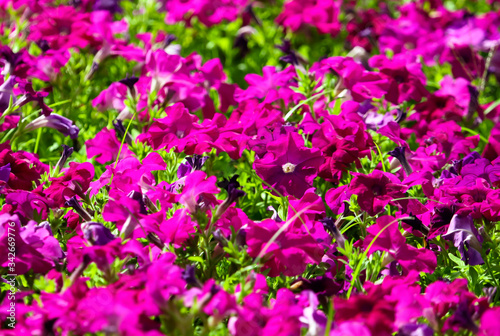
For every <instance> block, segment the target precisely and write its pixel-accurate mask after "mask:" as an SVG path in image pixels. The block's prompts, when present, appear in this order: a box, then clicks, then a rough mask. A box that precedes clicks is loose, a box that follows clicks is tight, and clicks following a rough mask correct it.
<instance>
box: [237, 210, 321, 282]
mask: <svg viewBox="0 0 500 336" xmlns="http://www.w3.org/2000/svg"><path fill="white" fill-rule="evenodd" d="M279 224H280V223H277V222H275V221H274V220H272V219H266V220H264V221H262V222H260V223H254V224H253V225H250V227H249V229H248V230H247V233H246V241H247V244H248V254H249V255H250V256H251V257H254V258H255V257H257V256H259V255H261V256H262V257H263V260H266V262H265V264H264V269H270V270H271V271H270V272H269V276H279V275H280V274H281V273H283V274H284V275H286V276H295V275H299V274H302V273H303V272H304V271H305V269H306V266H307V265H308V264H311V263H312V264H318V263H319V262H320V261H321V258H322V257H323V255H324V252H323V248H322V247H321V246H320V245H319V244H318V243H317V242H316V240H315V239H314V238H313V237H312V236H311V235H309V234H305V233H295V232H289V231H286V230H285V231H284V232H282V233H281V234H280V235H279V236H278V238H277V239H276V240H275V241H274V242H270V239H271V238H272V237H273V236H274V235H275V234H276V232H277V231H278V230H279V229H280V226H279ZM284 224H285V223H281V225H284ZM269 243H270V244H269ZM268 245H269V246H268Z"/></svg>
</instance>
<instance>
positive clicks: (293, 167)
mask: <svg viewBox="0 0 500 336" xmlns="http://www.w3.org/2000/svg"><path fill="white" fill-rule="evenodd" d="M301 143H302V139H301V137H300V136H299V135H298V134H292V133H289V134H288V136H286V137H283V138H280V139H278V140H276V141H273V142H271V143H269V144H268V145H267V151H268V153H267V154H266V155H265V156H264V157H263V158H262V159H258V160H255V162H254V169H255V172H256V173H257V175H258V176H259V177H261V178H262V179H263V180H264V181H265V182H266V183H267V184H269V185H270V186H271V187H272V188H274V189H276V191H278V192H280V193H281V194H283V195H292V196H294V197H295V198H301V197H302V196H303V195H304V193H305V192H306V190H307V189H309V188H311V187H312V185H313V180H314V178H315V177H316V176H317V174H318V169H319V166H320V165H321V164H322V163H323V161H324V158H323V157H322V155H321V151H320V150H318V149H310V148H307V147H304V146H302V145H301ZM266 187H267V185H266Z"/></svg>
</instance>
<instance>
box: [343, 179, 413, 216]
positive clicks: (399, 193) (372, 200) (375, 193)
mask: <svg viewBox="0 0 500 336" xmlns="http://www.w3.org/2000/svg"><path fill="white" fill-rule="evenodd" d="M352 175H353V176H354V178H353V179H352V181H351V183H350V185H349V192H350V193H352V194H355V195H358V203H359V206H360V207H361V209H362V210H364V211H366V212H367V213H368V214H369V215H370V216H375V215H376V214H378V213H380V212H382V211H383V210H384V208H385V206H386V205H387V204H389V203H390V202H392V200H393V199H395V198H401V197H404V195H405V194H404V192H405V191H406V189H407V187H406V186H404V185H403V184H401V182H400V181H399V180H398V178H397V177H396V176H394V175H392V174H390V173H385V172H382V171H380V170H374V171H373V172H372V173H371V174H369V175H364V174H360V173H352Z"/></svg>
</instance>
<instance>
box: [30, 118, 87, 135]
mask: <svg viewBox="0 0 500 336" xmlns="http://www.w3.org/2000/svg"><path fill="white" fill-rule="evenodd" d="M40 127H50V128H53V129H55V130H57V131H59V132H61V133H62V134H63V135H64V136H69V137H70V138H71V139H76V138H77V137H78V133H79V132H80V129H79V128H78V127H77V126H76V125H74V124H73V122H72V121H71V120H70V119H68V118H66V117H63V116H60V115H58V114H55V113H52V114H50V115H49V116H45V115H42V116H40V117H38V118H36V119H35V120H33V121H32V122H30V123H29V124H28V125H26V128H25V129H26V130H27V131H33V130H36V129H38V128H40Z"/></svg>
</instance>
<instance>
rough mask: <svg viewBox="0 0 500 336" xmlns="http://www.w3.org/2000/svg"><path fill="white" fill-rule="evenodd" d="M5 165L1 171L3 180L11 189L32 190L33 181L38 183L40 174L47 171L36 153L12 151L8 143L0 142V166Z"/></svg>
mask: <svg viewBox="0 0 500 336" xmlns="http://www.w3.org/2000/svg"><path fill="white" fill-rule="evenodd" d="M7 165H8V169H6V170H5V171H4V173H3V174H5V180H3V181H4V182H5V185H6V186H7V187H8V188H11V189H21V190H32V189H33V183H34V184H36V185H38V184H39V179H40V176H41V175H42V174H43V173H44V172H46V171H48V167H47V165H45V164H43V163H41V162H40V161H39V160H38V156H37V155H36V154H31V153H28V152H24V151H19V152H13V151H12V150H11V149H10V145H9V143H4V144H0V167H6V166H7ZM4 169H5V168H4ZM7 171H8V178H7Z"/></svg>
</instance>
